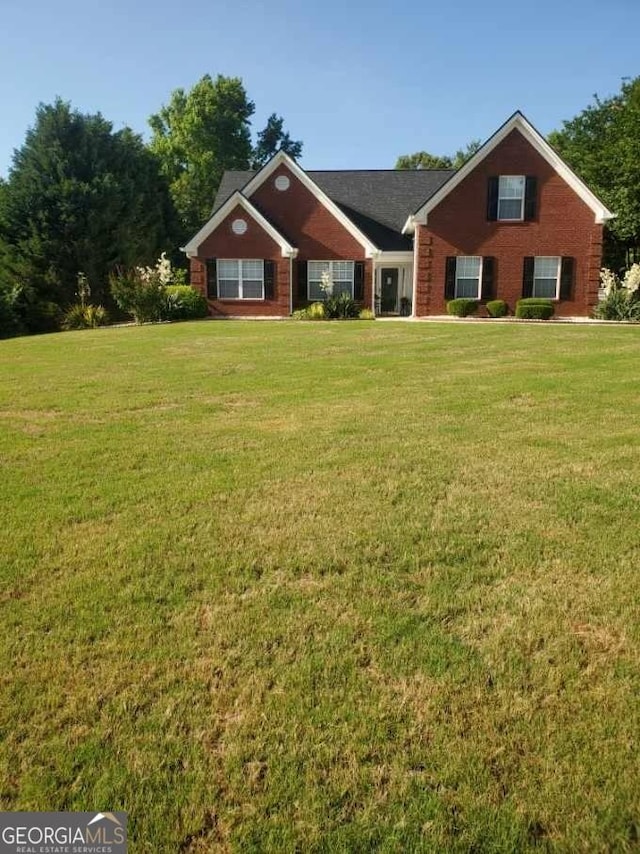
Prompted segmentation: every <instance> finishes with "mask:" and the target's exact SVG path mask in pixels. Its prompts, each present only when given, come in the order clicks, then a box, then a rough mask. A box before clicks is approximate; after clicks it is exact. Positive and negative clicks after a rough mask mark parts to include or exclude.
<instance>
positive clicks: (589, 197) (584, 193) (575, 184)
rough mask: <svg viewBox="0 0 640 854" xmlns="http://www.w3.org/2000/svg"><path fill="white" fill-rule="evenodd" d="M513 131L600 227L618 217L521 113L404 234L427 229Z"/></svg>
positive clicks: (444, 187) (432, 199) (418, 213)
mask: <svg viewBox="0 0 640 854" xmlns="http://www.w3.org/2000/svg"><path fill="white" fill-rule="evenodd" d="M514 130H517V131H518V132H519V133H520V134H521V135H522V136H523V137H524V138H525V140H526V141H527V142H529V143H530V145H531V146H532V147H533V148H534V149H535V150H536V151H537V152H538V154H540V155H541V157H543V158H544V159H545V160H546V161H547V163H549V164H550V166H551V167H552V168H553V169H554V170H555V171H556V172H557V173H558V175H560V177H561V178H563V179H564V181H565V182H566V183H567V184H568V185H569V186H570V187H571V189H572V190H573V191H574V192H575V193H576V194H577V195H578V196H579V197H580V198H581V199H582V201H583V202H584V203H585V204H586V205H587V206H588V207H589V208H591V210H592V211H593V213H594V215H595V221H596V222H597V223H603V222H606V221H607V220H609V219H613V217H614V216H615V214H612V213H611V211H610V210H609V209H608V208H607V207H606V205H604V204H603V202H601V201H600V199H598V198H597V196H596V195H595V194H594V193H592V192H591V190H590V189H589V188H588V187H587V185H586V184H585V183H584V181H582V179H580V178H578V176H577V175H576V173H575V172H574V171H573V170H572V169H571V168H570V167H569V166H568V165H567V164H566V163H565V162H564V160H563V159H562V158H561V157H560V155H559V154H558V153H557V152H556V151H554V149H553V148H552V147H551V146H550V145H549V143H548V142H547V141H546V139H545V138H544V137H543V136H542V134H541V133H539V132H538V131H537V130H536V129H535V128H534V127H533V125H532V124H531V123H530V122H529V121H527V119H526V118H525V117H524V116H523V115H522V113H521V112H519V111H518V112H515V113H514V114H513V115H512V116H511V117H510V118H509V119H507V121H506V122H505V123H504V124H503V125H502V127H500V128H498V130H497V131H496V132H495V133H494V134H493V136H491V137H489V139H488V140H487V141H486V142H485V143H484V145H483V146H481V148H479V149H478V151H477V152H476V153H475V154H474V155H473V156H472V157H470V158H469V160H467V162H466V163H464V164H463V165H462V166H461V167H460V169H458V171H457V172H455V173H454V174H453V175H451V177H450V178H449V179H448V180H447V181H446V182H445V183H444V184H443V185H442V186H441V187H440V188H439V189H438V190H437V191H436V192H435V193H434V194H433V195H432V196H431V197H430V198H428V199H427V200H426V201H425V202H424V204H422V205H421V207H419V208H418V209H417V210H416V211H415V213H413V214H412V215H411V216H409V217H408V218H407V221H406V222H405V225H404V228H403V232H404V233H411V232H413V230H414V227H415V225H416V224H417V223H421V224H423V225H425V224H426V223H427V217H428V215H429V213H430V211H432V210H433V209H434V208H435V207H436V206H437V205H439V204H440V202H441V201H442V200H443V199H445V198H446V197H447V196H448V195H449V193H450V192H451V191H452V190H453V189H455V187H457V186H458V185H459V184H460V183H461V182H462V181H464V179H465V178H466V177H467V176H468V175H469V174H470V173H471V172H472V171H473V170H474V169H475V168H476V167H477V166H478V165H479V164H480V163H481V162H482V161H483V160H484V159H485V157H487V155H489V154H490V153H491V152H492V151H493V150H494V148H496V146H498V145H499V144H500V143H501V142H502V141H503V140H504V139H506V137H507V136H508V135H509V134H510V133H511V132H512V131H514Z"/></svg>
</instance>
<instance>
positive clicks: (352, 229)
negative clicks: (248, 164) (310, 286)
mask: <svg viewBox="0 0 640 854" xmlns="http://www.w3.org/2000/svg"><path fill="white" fill-rule="evenodd" d="M283 165H284V166H286V167H287V169H288V170H289V171H290V172H291V173H292V174H293V175H294V176H295V177H296V178H297V179H298V180H299V181H300V183H301V184H303V186H305V187H306V188H307V190H309V192H310V193H311V194H312V195H314V196H315V197H316V199H317V200H318V201H319V202H320V204H322V205H323V206H324V207H325V208H326V209H327V210H328V211H329V212H330V213H331V214H333V216H334V217H335V218H336V219H337V220H338V222H339V223H340V224H341V225H342V226H343V228H345V229H346V230H347V231H348V232H349V234H351V236H352V237H353V238H355V240H357V242H358V243H359V244H360V245H361V246H362V248H363V249H364V251H365V255H366V257H369V258H370V257H372V256H373V255H375V254H376V253H377V251H378V247H377V246H376V244H375V243H373V241H372V240H371V239H370V238H369V237H368V236H367V235H366V234H364V232H362V231H361V230H360V229H359V228H358V227H357V226H356V224H355V223H354V222H352V221H351V220H350V219H349V217H348V216H346V215H345V213H344V211H342V210H341V209H340V207H339V205H337V204H336V203H335V202H334V201H333V200H332V199H331V198H329V196H328V195H327V194H326V193H325V192H324V190H323V189H322V188H321V187H319V186H318V184H316V182H315V181H314V180H313V178H311V177H310V176H309V173H308V172H305V171H304V169H302V168H301V167H300V166H298V164H297V163H296V162H295V160H293V158H291V157H289V155H288V154H286V153H285V152H284V151H278V152H277V154H274V155H273V157H272V158H271V160H269V162H268V163H265V165H264V166H263V167H262V169H260V170H259V171H258V172H256V173H255V174H254V176H253V178H251V179H250V180H249V182H248V183H247V184H246V185H245V186H244V187H243V188H242V192H243V194H244V195H245V196H246V197H247V198H251V196H252V195H253V194H254V193H255V192H256V190H257V189H258V188H259V187H261V186H262V184H264V182H265V181H266V180H267V179H268V178H269V176H270V175H272V174H273V173H274V172H275V170H276V169H278V168H279V167H280V166H283Z"/></svg>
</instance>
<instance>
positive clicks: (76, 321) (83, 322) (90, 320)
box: [62, 303, 109, 330]
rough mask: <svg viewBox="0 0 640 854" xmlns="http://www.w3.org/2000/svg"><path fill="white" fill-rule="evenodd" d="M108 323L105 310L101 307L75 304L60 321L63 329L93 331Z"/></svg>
mask: <svg viewBox="0 0 640 854" xmlns="http://www.w3.org/2000/svg"><path fill="white" fill-rule="evenodd" d="M108 322H109V317H108V315H107V312H106V310H105V308H104V307H103V306H101V305H82V303H76V304H75V305H72V306H71V308H70V309H68V310H67V312H66V313H65V316H64V320H63V321H62V328H63V329H67V330H69V329H95V328H96V327H97V326H104V325H105V324H107V323H108Z"/></svg>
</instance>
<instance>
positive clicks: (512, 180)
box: [487, 175, 538, 222]
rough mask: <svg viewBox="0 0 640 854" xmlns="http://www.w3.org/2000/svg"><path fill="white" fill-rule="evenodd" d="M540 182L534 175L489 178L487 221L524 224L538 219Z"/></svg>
mask: <svg viewBox="0 0 640 854" xmlns="http://www.w3.org/2000/svg"><path fill="white" fill-rule="evenodd" d="M537 194H538V182H537V180H536V178H535V176H533V175H495V176H493V177H491V178H489V187H488V194H487V219H489V220H499V221H500V222H523V221H525V222H526V221H529V220H532V219H535V218H536V201H537Z"/></svg>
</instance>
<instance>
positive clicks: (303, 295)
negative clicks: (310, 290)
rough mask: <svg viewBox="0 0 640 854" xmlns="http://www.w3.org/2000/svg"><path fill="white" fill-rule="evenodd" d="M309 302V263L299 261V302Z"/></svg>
mask: <svg viewBox="0 0 640 854" xmlns="http://www.w3.org/2000/svg"><path fill="white" fill-rule="evenodd" d="M306 300H307V262H306V261H298V301H299V302H306Z"/></svg>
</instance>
